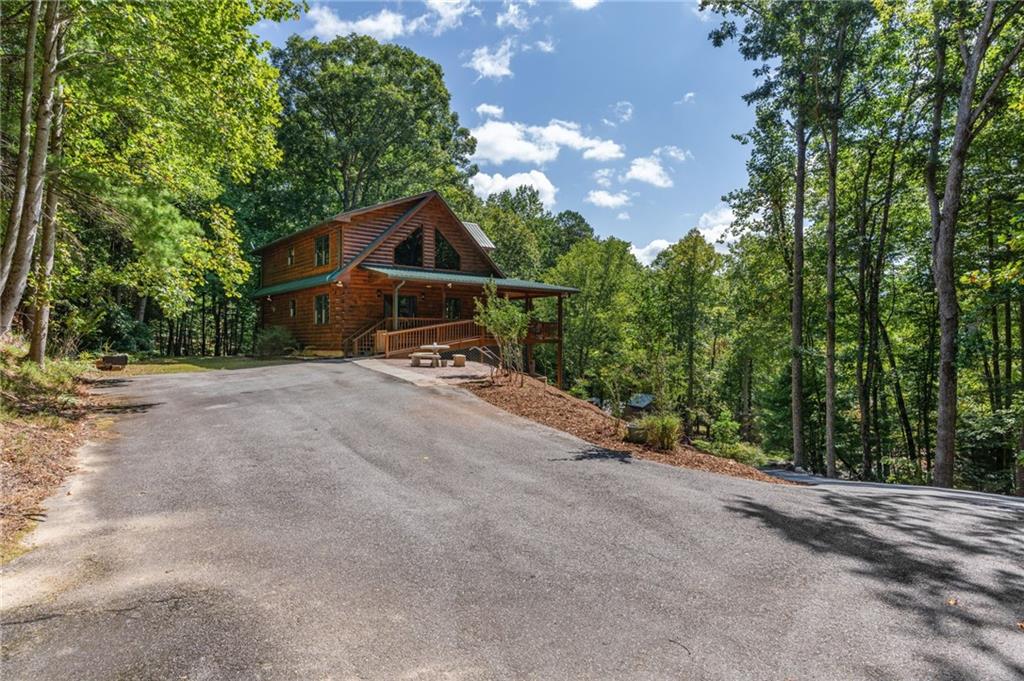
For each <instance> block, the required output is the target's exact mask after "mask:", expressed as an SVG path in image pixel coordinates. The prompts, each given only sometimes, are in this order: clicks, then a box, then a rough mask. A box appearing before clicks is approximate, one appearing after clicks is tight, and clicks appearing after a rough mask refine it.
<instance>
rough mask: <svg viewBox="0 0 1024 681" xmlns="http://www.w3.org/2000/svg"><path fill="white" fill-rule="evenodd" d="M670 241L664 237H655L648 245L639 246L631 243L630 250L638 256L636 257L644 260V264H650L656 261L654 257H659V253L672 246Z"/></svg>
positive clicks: (641, 260)
mask: <svg viewBox="0 0 1024 681" xmlns="http://www.w3.org/2000/svg"><path fill="white" fill-rule="evenodd" d="M671 245H672V244H670V243H669V242H668V241H665V240H664V239H655V240H654V241H652V242H651V243H649V244H647V245H646V246H637V245H635V244H630V246H629V252H630V253H632V254H633V255H634V256H636V259H637V260H639V261H640V262H642V263H643V264H644V265H650V264H651V263H652V262H654V259H655V258H657V257H658V254H659V253H661V252H662V251H664V250H665V249H666V248H668V247H669V246H671Z"/></svg>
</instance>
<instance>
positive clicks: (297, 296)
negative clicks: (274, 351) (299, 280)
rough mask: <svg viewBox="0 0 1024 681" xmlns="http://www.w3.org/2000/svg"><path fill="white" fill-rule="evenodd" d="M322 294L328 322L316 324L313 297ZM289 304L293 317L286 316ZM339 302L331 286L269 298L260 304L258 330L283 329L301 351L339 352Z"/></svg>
mask: <svg viewBox="0 0 1024 681" xmlns="http://www.w3.org/2000/svg"><path fill="white" fill-rule="evenodd" d="M325 294H326V295H327V296H328V300H329V308H328V309H329V310H330V314H329V319H328V322H327V324H317V323H316V319H315V315H316V297H317V296H322V295H325ZM292 300H294V301H295V317H291V316H290V315H289V306H290V301H292ZM342 301H343V296H342V289H339V288H338V287H337V286H335V285H333V284H331V285H325V286H317V287H315V288H307V289H302V290H300V291H292V292H291V293H281V294H278V295H276V296H271V297H270V300H267V299H266V298H263V299H262V300H261V301H260V306H261V313H262V320H263V321H262V326H263V327H264V328H267V327H270V326H283V327H284V328H286V329H288V330H289V331H291V332H292V335H293V336H295V340H297V341H299V343H301V344H302V346H303V347H304V348H312V349H316V350H338V349H340V348H341V336H340V335H339V334H340V333H341V328H342V321H343V319H342V315H343V311H342Z"/></svg>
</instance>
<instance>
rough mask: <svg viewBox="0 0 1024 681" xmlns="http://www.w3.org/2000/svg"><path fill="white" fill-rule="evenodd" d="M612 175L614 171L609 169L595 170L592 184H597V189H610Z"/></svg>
mask: <svg viewBox="0 0 1024 681" xmlns="http://www.w3.org/2000/svg"><path fill="white" fill-rule="evenodd" d="M614 174H615V171H614V170H612V169H611V168H601V169H600V170H595V171H594V182H597V186H599V187H611V186H612V176H613V175H614Z"/></svg>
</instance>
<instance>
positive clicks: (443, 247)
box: [434, 229, 460, 270]
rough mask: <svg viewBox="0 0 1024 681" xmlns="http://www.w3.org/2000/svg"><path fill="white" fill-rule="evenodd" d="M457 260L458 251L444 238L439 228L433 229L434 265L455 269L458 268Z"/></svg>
mask: <svg viewBox="0 0 1024 681" xmlns="http://www.w3.org/2000/svg"><path fill="white" fill-rule="evenodd" d="M459 261H460V259H459V252H458V251H456V250H455V247H454V246H452V245H451V244H450V243H449V242H448V239H445V238H444V235H443V234H441V231H440V230H437V229H435V230H434V266H435V267H437V268H438V269H442V270H457V269H460V267H459Z"/></svg>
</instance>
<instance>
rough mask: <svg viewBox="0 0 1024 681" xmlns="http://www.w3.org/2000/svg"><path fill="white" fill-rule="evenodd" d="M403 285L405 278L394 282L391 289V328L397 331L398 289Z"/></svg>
mask: <svg viewBox="0 0 1024 681" xmlns="http://www.w3.org/2000/svg"><path fill="white" fill-rule="evenodd" d="M403 286H405V280H402V281H400V282H399V283H397V284H395V288H394V289H392V291H391V330H392V331H398V289H400V288H402V287H403Z"/></svg>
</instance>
